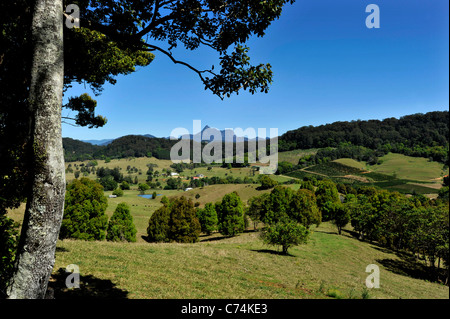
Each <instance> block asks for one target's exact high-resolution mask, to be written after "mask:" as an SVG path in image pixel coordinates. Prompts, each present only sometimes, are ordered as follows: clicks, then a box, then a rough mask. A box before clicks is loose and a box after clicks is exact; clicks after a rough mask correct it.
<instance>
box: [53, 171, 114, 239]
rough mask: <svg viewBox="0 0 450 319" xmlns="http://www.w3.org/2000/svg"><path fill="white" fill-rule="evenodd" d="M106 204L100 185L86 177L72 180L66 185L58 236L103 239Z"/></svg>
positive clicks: (105, 224) (106, 220) (106, 221)
mask: <svg viewBox="0 0 450 319" xmlns="http://www.w3.org/2000/svg"><path fill="white" fill-rule="evenodd" d="M107 206H108V201H107V199H106V197H105V196H104V194H103V186H102V185H100V184H99V183H98V182H96V181H93V180H91V179H88V178H86V177H83V178H81V179H80V180H78V179H75V180H73V181H72V182H71V183H70V184H69V185H68V186H67V191H66V198H65V204H64V217H63V220H62V224H61V230H60V233H59V238H60V239H64V238H75V239H83V240H103V239H105V235H106V227H107V225H108V216H106V214H105V210H106V207H107Z"/></svg>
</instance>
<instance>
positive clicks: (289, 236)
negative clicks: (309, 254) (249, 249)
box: [261, 220, 309, 255]
mask: <svg viewBox="0 0 450 319" xmlns="http://www.w3.org/2000/svg"><path fill="white" fill-rule="evenodd" d="M261 236H262V239H263V241H264V243H266V244H268V245H280V246H281V247H282V252H283V254H284V255H287V253H288V249H289V248H290V247H292V246H296V245H300V244H306V242H307V240H308V236H309V230H308V229H307V228H306V227H305V226H303V225H301V224H298V223H297V222H295V221H292V220H282V221H279V222H277V223H276V224H272V225H268V226H267V227H266V228H265V229H264V230H263V232H262V233H261Z"/></svg>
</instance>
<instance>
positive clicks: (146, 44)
mask: <svg viewBox="0 0 450 319" xmlns="http://www.w3.org/2000/svg"><path fill="white" fill-rule="evenodd" d="M144 45H145V46H146V47H147V48H148V50H149V51H155V50H156V51H159V52H161V53H164V54H165V55H166V56H168V57H169V58H170V60H171V61H172V62H173V63H175V64H181V65H184V66H186V67H187V68H189V69H190V70H192V71H194V72H195V73H197V75H198V76H199V77H200V80H201V81H202V82H203V83H204V84H205V85H206V87H207V88H208V89H209V90H211V91H212V92H213V93H214V94H215V95H217V96H218V97H219V98H220V99H221V100H223V99H224V98H223V96H221V95H220V93H219V92H217V91H216V90H214V89H213V88H212V87H210V86H209V85H208V84H207V81H206V79H205V78H204V76H203V74H204V73H210V74H211V75H213V76H216V75H217V74H215V73H214V72H213V71H212V70H203V71H200V70H198V69H196V68H195V67H193V66H192V65H190V64H189V63H186V62H184V61H180V60H177V59H175V58H174V57H173V55H172V53H170V52H168V51H166V50H164V49H162V48H160V47H158V46H156V45H153V44H148V43H144Z"/></svg>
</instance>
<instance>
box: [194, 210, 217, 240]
mask: <svg viewBox="0 0 450 319" xmlns="http://www.w3.org/2000/svg"><path fill="white" fill-rule="evenodd" d="M197 218H198V220H199V222H200V226H201V231H202V232H204V233H205V234H207V235H211V233H212V232H213V231H215V230H217V222H218V219H217V212H216V209H215V207H214V205H213V204H212V203H207V204H206V205H205V208H200V209H198V210H197Z"/></svg>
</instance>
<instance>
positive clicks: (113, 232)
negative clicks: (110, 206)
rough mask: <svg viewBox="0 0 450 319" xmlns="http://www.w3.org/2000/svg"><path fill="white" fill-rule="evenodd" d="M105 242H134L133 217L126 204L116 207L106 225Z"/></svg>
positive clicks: (134, 228)
mask: <svg viewBox="0 0 450 319" xmlns="http://www.w3.org/2000/svg"><path fill="white" fill-rule="evenodd" d="M106 240H109V241H129V242H135V241H136V227H135V226H134V224H133V216H131V214H130V208H129V207H128V205H127V204H126V203H120V204H119V205H117V207H116V209H115V211H114V213H113V215H112V216H111V219H110V221H109V223H108V232H107V235H106Z"/></svg>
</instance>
